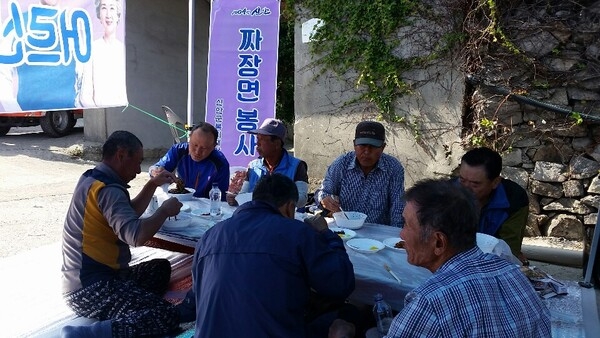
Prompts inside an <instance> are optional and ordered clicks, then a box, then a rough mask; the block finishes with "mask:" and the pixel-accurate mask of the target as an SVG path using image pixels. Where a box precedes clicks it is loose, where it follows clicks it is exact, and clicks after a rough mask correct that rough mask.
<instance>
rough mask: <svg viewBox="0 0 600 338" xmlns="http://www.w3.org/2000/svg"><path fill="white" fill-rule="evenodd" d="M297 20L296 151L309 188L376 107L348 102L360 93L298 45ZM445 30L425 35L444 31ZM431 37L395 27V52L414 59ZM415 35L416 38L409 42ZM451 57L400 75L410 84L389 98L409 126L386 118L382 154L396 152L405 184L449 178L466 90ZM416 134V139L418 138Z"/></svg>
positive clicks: (351, 81)
mask: <svg viewBox="0 0 600 338" xmlns="http://www.w3.org/2000/svg"><path fill="white" fill-rule="evenodd" d="M307 19H308V18H306V17H305V18H301V19H300V20H299V22H298V23H297V25H296V33H295V69H296V77H295V89H294V90H295V113H296V121H295V125H294V151H295V155H296V156H297V157H299V158H301V159H303V160H305V161H306V162H307V164H308V168H309V179H310V183H311V190H314V189H315V188H316V187H317V186H318V185H319V184H320V181H321V180H322V179H323V177H324V175H325V172H326V170H327V167H328V166H329V164H331V162H332V161H333V160H334V159H335V158H336V157H337V156H339V155H340V154H342V153H344V152H347V151H352V150H353V144H352V140H353V139H354V130H355V127H356V125H357V124H358V122H360V121H363V120H376V119H377V118H378V115H379V112H378V111H377V109H376V108H375V107H374V106H373V105H369V104H368V103H362V104H353V105H347V104H346V102H349V101H350V100H351V99H352V98H355V97H357V96H358V95H359V94H360V93H359V92H358V91H357V89H356V88H355V84H354V82H355V79H354V78H352V77H348V79H346V81H344V80H342V79H341V78H340V77H338V76H336V75H334V74H330V73H327V72H326V73H325V74H323V75H320V76H318V77H316V78H315V75H316V74H319V73H320V72H321V69H320V68H319V67H316V66H315V65H314V64H313V63H314V59H313V57H312V55H311V54H310V51H309V48H310V44H311V43H316V42H309V43H303V42H302V39H301V24H302V22H305V21H306V20H307ZM418 25H423V26H427V27H433V26H435V25H436V23H433V22H426V21H419V22H418ZM446 31H447V30H445V29H444V27H440V28H439V29H431V28H430V29H429V30H428V31H427V32H434V33H435V34H440V35H441V34H444V32H446ZM437 38H438V37H436V36H431V35H430V36H429V37H427V36H425V37H424V36H422V35H416V34H413V32H412V31H407V32H399V33H398V40H399V41H401V45H400V46H399V48H398V55H397V56H398V57H411V56H417V55H419V54H420V53H422V51H423V50H424V49H425V50H426V48H424V47H423V45H424V44H426V43H427V42H428V41H429V42H434V41H436V39H437ZM415 39H417V40H418V41H415ZM457 61H458V60H456V61H455V60H437V61H436V63H435V64H431V65H429V66H427V67H426V68H424V69H416V70H415V71H413V72H411V73H406V74H402V76H403V78H404V79H405V80H406V81H407V82H408V83H410V84H411V85H412V89H413V91H414V92H413V93H412V94H411V95H407V96H405V97H403V98H402V99H401V100H399V101H398V102H396V103H395V104H396V107H395V109H396V111H397V112H398V114H399V115H402V116H406V118H407V122H408V123H387V122H383V124H384V125H385V127H386V135H387V136H386V138H387V140H386V141H387V147H386V149H385V152H386V153H388V154H391V155H393V156H395V157H397V158H398V159H399V160H400V161H401V162H402V163H403V165H404V168H405V180H406V183H405V185H406V187H409V186H411V185H412V184H413V183H414V182H415V181H417V180H419V179H422V178H430V177H434V176H437V175H440V174H442V175H448V174H450V172H451V170H452V169H454V168H455V167H456V165H457V163H456V159H453V158H452V157H450V156H448V154H449V153H451V152H453V151H456V152H462V150H461V149H462V148H461V147H460V141H461V139H460V132H461V126H462V121H461V117H462V104H463V96H464V92H465V87H464V76H463V75H462V73H461V72H460V71H459V70H458V64H456V63H455V62H457ZM417 135H418V136H417Z"/></svg>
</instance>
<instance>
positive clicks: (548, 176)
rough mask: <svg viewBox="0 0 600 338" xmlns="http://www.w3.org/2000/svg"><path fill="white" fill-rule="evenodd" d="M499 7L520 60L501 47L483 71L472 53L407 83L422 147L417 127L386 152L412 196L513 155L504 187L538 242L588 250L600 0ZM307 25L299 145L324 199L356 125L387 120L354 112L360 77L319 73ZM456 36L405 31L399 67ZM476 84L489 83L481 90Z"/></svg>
mask: <svg viewBox="0 0 600 338" xmlns="http://www.w3.org/2000/svg"><path fill="white" fill-rule="evenodd" d="M443 3H445V2H440V4H442V5H443ZM496 3H497V4H498V6H499V8H498V9H499V16H500V18H501V22H500V25H501V28H502V31H503V32H504V34H506V36H507V38H508V40H509V41H510V42H511V43H513V44H514V46H515V47H517V48H518V49H519V52H518V53H517V52H514V51H511V50H507V49H506V48H504V47H505V46H504V45H503V44H502V43H495V44H494V43H490V44H488V45H485V46H481V50H479V51H477V53H479V54H477V57H476V58H471V60H473V59H477V60H478V61H481V63H480V64H477V65H470V64H467V63H468V62H469V61H465V60H468V59H469V58H468V57H465V52H464V50H461V51H457V54H456V55H450V57H448V58H447V59H446V60H441V61H442V62H439V63H437V64H436V65H430V66H429V67H424V68H423V69H415V70H414V71H412V72H410V73H409V74H403V78H405V79H407V80H408V81H409V83H411V85H413V86H414V89H415V90H414V95H412V96H410V97H403V98H402V99H401V100H399V101H400V102H397V104H396V109H397V110H398V111H399V112H401V113H402V114H404V115H405V116H407V118H408V119H409V120H411V121H415V122H416V125H417V126H418V127H419V128H418V130H417V131H418V132H419V137H418V138H417V137H415V135H414V132H415V130H410V128H407V127H406V125H398V124H393V123H387V122H384V125H385V126H386V130H387V132H388V147H387V148H386V152H388V153H390V154H392V155H394V156H396V157H398V158H399V159H400V161H401V162H402V163H403V164H404V166H405V172H406V182H405V183H406V187H410V186H411V185H412V184H413V183H414V182H415V181H417V180H419V179H423V178H428V177H440V176H448V175H450V174H451V173H452V172H453V170H455V169H456V168H457V165H458V161H459V160H460V157H461V156H462V155H463V154H464V152H465V151H466V149H468V148H470V147H472V146H478V145H487V146H491V147H492V148H494V149H496V150H498V151H499V152H501V153H502V155H503V159H504V164H505V167H504V169H503V176H505V177H507V178H511V179H513V180H515V181H516V182H518V183H519V184H521V185H522V186H523V187H525V188H526V189H527V191H528V192H529V195H530V201H531V202H530V203H531V206H530V210H531V213H530V218H529V225H528V228H527V233H528V235H529V236H539V235H542V236H559V237H563V238H566V239H572V240H581V239H582V238H583V237H584V231H589V230H590V229H591V228H592V227H590V226H591V225H594V224H595V222H596V218H597V212H598V211H597V209H598V205H599V204H600V178H598V170H599V169H600V1H558V0H548V1H539V2H536V1H517V0H511V1H502V2H496ZM438 8H440V7H438ZM441 12H442V13H445V12H447V13H454V12H451V11H441ZM300 14H301V15H300V17H299V22H298V25H297V29H296V42H295V46H296V55H295V63H296V77H295V102H296V105H295V110H296V121H295V125H294V145H295V151H296V155H297V156H298V157H300V158H302V159H304V160H305V161H307V163H308V165H309V176H310V178H311V188H315V187H316V186H317V185H318V183H319V182H320V180H321V179H322V177H323V175H324V173H325V170H326V169H327V166H328V165H329V164H330V163H331V162H332V161H333V160H334V159H335V158H336V157H337V156H339V154H341V153H343V152H345V151H350V150H352V143H351V142H352V138H353V135H354V134H353V132H354V127H355V126H356V124H357V123H358V122H359V121H361V120H365V119H374V118H376V117H377V112H376V111H373V109H372V107H369V105H368V104H364V105H360V104H352V105H347V104H346V103H347V102H349V101H350V100H351V99H352V98H353V97H356V94H357V93H356V91H357V88H356V86H355V85H354V84H353V81H352V79H351V75H352V74H348V75H349V77H350V78H349V79H340V78H339V77H336V76H334V75H333V74H330V73H328V72H322V69H320V68H318V67H316V66H315V65H314V57H313V56H312V55H310V52H309V46H310V43H311V42H308V43H307V42H305V41H302V39H301V35H302V27H303V23H306V22H308V21H309V20H310V19H311V18H312V17H311V16H310V14H307V13H304V12H302V13H300ZM453 15H454V14H453ZM442 16H443V15H442ZM438 19H439V18H438ZM436 20H437V19H436ZM459 21H460V20H459ZM416 22H421V23H423V22H424V23H426V24H424V25H423V26H424V27H438V26H437V25H438V24H439V22H436V23H432V22H429V21H427V20H425V21H416ZM441 22H444V20H443V19H442V21H441ZM451 29H452V28H451V27H443V28H440V29H437V28H436V29H433V30H429V31H428V32H427V34H432V35H431V36H432V38H429V39H426V38H422V36H421V35H419V34H415V32H414V31H413V30H411V29H407V30H406V32H408V33H406V32H404V31H402V32H399V35H398V40H399V41H400V46H399V48H398V51H399V52H398V57H405V56H407V55H408V56H411V55H413V56H414V55H419V53H420V52H421V49H422V48H427V46H426V45H425V46H424V45H423V43H422V41H437V39H440V38H443V37H444V36H445V34H446V33H447V32H449V31H451ZM475 30H477V28H475ZM418 32H419V33H420V34H422V33H424V32H425V30H424V29H420V28H419V29H418ZM417 37H418V41H415V39H417ZM460 62H463V63H464V64H462V65H461V64H460ZM467 69H468V70H469V73H467V71H466V70H467ZM471 73H473V74H471ZM317 74H322V75H320V76H317ZM469 75H474V76H475V78H477V79H480V80H481V83H480V84H479V85H473V84H472V83H470V82H469V81H467V78H468V76H469ZM499 89H501V90H499ZM515 94H518V95H520V96H515ZM515 98H524V99H534V100H537V101H539V102H542V103H544V104H545V105H546V107H550V108H553V107H554V108H557V109H554V110H553V111H549V110H547V109H542V108H539V107H537V106H533V105H530V104H525V103H523V100H521V101H517V100H515ZM571 111H576V112H578V113H580V114H576V115H571V114H570V112H571ZM579 118H583V120H582V122H581V123H578V119H579ZM588 236H589V232H588Z"/></svg>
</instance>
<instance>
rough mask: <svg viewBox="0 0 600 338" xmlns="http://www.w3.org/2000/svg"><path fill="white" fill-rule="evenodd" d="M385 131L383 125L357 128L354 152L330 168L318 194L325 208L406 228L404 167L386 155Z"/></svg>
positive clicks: (369, 122) (367, 124)
mask: <svg viewBox="0 0 600 338" xmlns="http://www.w3.org/2000/svg"><path fill="white" fill-rule="evenodd" d="M384 148H385V128H384V127H383V125H382V124H381V123H379V122H374V121H363V122H361V123H359V124H358V125H357V126H356V133H355V137H354V151H351V152H348V153H346V154H343V155H341V156H340V157H338V158H337V159H336V160H335V161H333V163H332V164H331V165H330V166H329V168H328V169H327V173H326V174H325V179H324V180H323V184H322V185H321V189H320V191H319V193H318V196H317V198H318V200H319V201H320V203H321V205H322V206H323V207H324V208H325V209H327V210H330V211H332V212H337V211H340V206H341V207H342V208H344V210H348V211H350V210H351V211H360V212H362V213H365V214H367V219H366V222H368V223H379V224H387V225H393V226H397V227H402V226H403V224H404V220H403V218H402V211H403V210H404V201H403V199H402V195H403V194H404V168H403V167H402V164H401V163H400V161H398V160H397V159H396V158H394V157H393V156H390V155H387V154H384V153H383V149H384Z"/></svg>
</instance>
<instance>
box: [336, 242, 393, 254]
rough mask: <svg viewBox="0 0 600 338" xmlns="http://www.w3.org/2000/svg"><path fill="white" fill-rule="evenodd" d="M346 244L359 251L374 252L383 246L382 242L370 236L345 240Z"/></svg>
mask: <svg viewBox="0 0 600 338" xmlns="http://www.w3.org/2000/svg"><path fill="white" fill-rule="evenodd" d="M346 245H348V247H350V248H351V249H352V250H356V251H358V252H361V253H375V252H378V251H380V250H381V249H383V248H385V245H384V244H383V243H381V242H380V241H376V240H374V239H370V238H353V239H351V240H349V241H347V242H346Z"/></svg>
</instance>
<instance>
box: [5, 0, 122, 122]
mask: <svg viewBox="0 0 600 338" xmlns="http://www.w3.org/2000/svg"><path fill="white" fill-rule="evenodd" d="M124 41H125V1H124V0H70V1H67V0H0V113H2V112H19V111H36V110H61V109H72V108H92V107H101V108H102V107H117V106H125V105H127V90H126V72H125V61H126V58H125V47H124Z"/></svg>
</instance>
